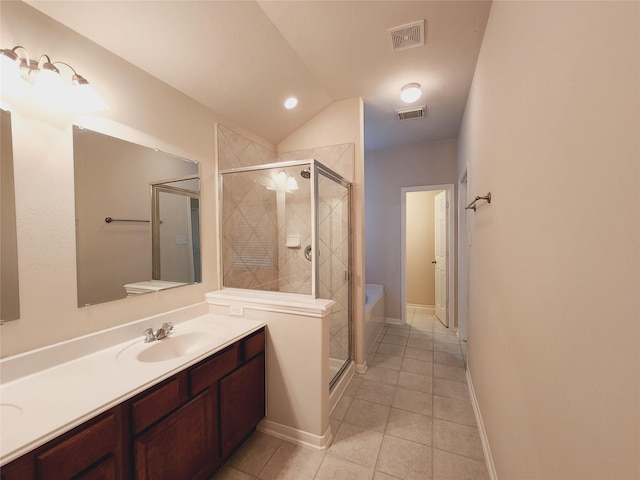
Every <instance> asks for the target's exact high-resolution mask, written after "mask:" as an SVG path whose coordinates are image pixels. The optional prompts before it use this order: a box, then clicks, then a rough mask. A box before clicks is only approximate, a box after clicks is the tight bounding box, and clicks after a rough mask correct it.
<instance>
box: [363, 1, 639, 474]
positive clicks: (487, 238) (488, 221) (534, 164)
mask: <svg viewBox="0 0 640 480" xmlns="http://www.w3.org/2000/svg"><path fill="white" fill-rule="evenodd" d="M639 20H640V4H639V3H638V2H494V4H493V7H492V11H491V15H490V18H489V22H488V25H487V28H486V32H485V36H484V41H483V45H482V49H481V52H480V57H479V60H478V64H477V68H476V72H475V76H474V80H473V86H472V89H471V93H470V96H469V101H468V104H467V109H466V113H465V116H464V123H463V127H462V131H461V134H460V139H459V141H460V143H459V152H460V156H459V164H460V169H461V170H462V169H463V168H464V166H465V165H468V174H469V177H468V179H469V194H470V195H477V194H485V193H486V192H487V191H491V193H492V195H493V198H492V202H491V205H490V206H483V207H480V208H479V209H478V211H477V212H476V213H473V212H470V213H469V230H470V233H471V235H472V246H471V248H470V251H469V260H470V265H469V275H470V279H469V295H470V300H469V369H470V374H471V379H472V382H473V386H474V388H475V392H476V395H477V401H478V405H479V407H480V412H481V415H482V418H483V423H484V427H485V431H486V434H487V437H488V440H489V445H490V448H491V451H492V453H493V461H494V464H495V470H496V472H497V477H498V478H500V479H505V480H508V479H547V480H571V479H580V480H587V479H608V480H630V479H637V478H640V344H639V340H640V322H639V311H640V293H639V292H640V251H639V247H640V225H639V223H640V222H639V214H638V212H639V206H640V193H639V192H640V181H639V179H640V169H639V167H640V162H639V157H640V145H639V135H638V132H640V110H639V100H640V96H639V93H640V92H639V87H638V86H639V85H640V74H639V71H640V36H639V35H640V22H639ZM368 271H369V270H368Z"/></svg>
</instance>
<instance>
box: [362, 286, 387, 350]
mask: <svg viewBox="0 0 640 480" xmlns="http://www.w3.org/2000/svg"><path fill="white" fill-rule="evenodd" d="M364 287H365V288H364V292H365V304H364V331H365V332H366V338H365V345H364V347H365V348H364V351H365V352H367V353H369V352H370V351H371V347H373V344H374V343H375V341H376V338H377V337H378V334H379V333H380V332H381V330H382V327H383V325H384V318H385V317H384V287H383V286H382V285H377V284H374V283H368V284H366V285H365V286H364Z"/></svg>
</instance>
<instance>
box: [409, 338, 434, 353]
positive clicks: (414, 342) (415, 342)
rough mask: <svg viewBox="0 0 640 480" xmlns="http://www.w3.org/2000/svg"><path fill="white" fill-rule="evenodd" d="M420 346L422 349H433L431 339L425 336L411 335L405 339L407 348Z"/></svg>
mask: <svg viewBox="0 0 640 480" xmlns="http://www.w3.org/2000/svg"><path fill="white" fill-rule="evenodd" d="M408 347H411V348H420V349H422V350H430V351H432V350H433V340H431V339H429V338H427V337H418V336H415V337H414V336H411V337H409V339H408V340H407V348H408Z"/></svg>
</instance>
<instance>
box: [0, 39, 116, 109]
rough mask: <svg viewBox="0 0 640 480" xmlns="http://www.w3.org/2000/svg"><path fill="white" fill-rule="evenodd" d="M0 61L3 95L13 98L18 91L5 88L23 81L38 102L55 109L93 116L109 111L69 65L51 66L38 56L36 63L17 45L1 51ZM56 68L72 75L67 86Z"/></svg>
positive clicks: (49, 62)
mask: <svg viewBox="0 0 640 480" xmlns="http://www.w3.org/2000/svg"><path fill="white" fill-rule="evenodd" d="M18 50H20V51H23V52H24V55H23V56H20V55H18V53H17V51H18ZM0 59H1V60H2V67H1V68H2V82H3V89H2V90H3V94H4V93H6V94H7V95H13V96H16V94H17V93H18V91H19V90H21V89H18V88H14V89H11V90H12V91H6V89H5V88H4V85H9V84H11V85H14V86H15V85H16V84H19V83H21V82H20V78H22V79H24V80H27V82H29V83H32V84H33V89H32V92H31V93H32V95H33V98H34V99H36V100H37V101H38V102H42V103H46V104H50V105H56V106H58V105H60V106H63V105H65V106H68V105H70V106H71V107H72V109H73V110H75V111H76V112H96V111H100V110H106V109H108V108H109V106H108V105H107V104H106V103H105V101H104V100H102V98H100V95H98V93H97V92H96V91H95V90H94V89H93V87H92V86H91V85H89V82H88V81H87V80H86V79H85V78H84V77H83V76H81V75H79V74H78V72H76V70H75V69H74V68H73V67H72V66H71V65H69V64H68V63H64V62H52V61H51V59H50V58H49V56H48V55H46V54H43V55H41V56H40V59H39V60H38V61H37V62H36V61H35V60H32V59H31V58H30V57H29V52H28V51H27V49H26V48H24V47H22V46H20V45H18V46H15V47H13V48H12V49H0ZM57 66H64V67H67V68H68V69H69V70H71V71H72V72H73V75H72V76H71V81H70V82H69V81H67V82H65V79H64V78H63V77H62V75H61V73H60V70H59V69H58V67H57ZM5 82H6V83H5ZM22 83H24V82H22Z"/></svg>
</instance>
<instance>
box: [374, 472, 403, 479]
mask: <svg viewBox="0 0 640 480" xmlns="http://www.w3.org/2000/svg"><path fill="white" fill-rule="evenodd" d="M373 480H398V477H392V476H391V475H387V474H386V473H382V472H376V473H374V475H373Z"/></svg>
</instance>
